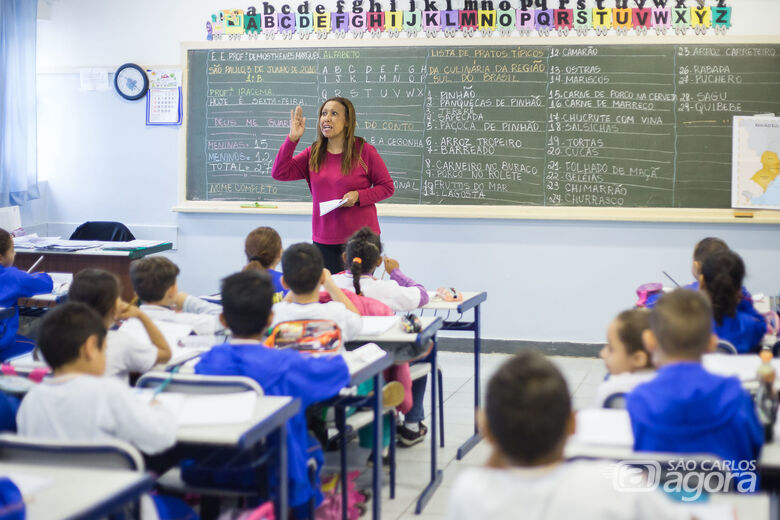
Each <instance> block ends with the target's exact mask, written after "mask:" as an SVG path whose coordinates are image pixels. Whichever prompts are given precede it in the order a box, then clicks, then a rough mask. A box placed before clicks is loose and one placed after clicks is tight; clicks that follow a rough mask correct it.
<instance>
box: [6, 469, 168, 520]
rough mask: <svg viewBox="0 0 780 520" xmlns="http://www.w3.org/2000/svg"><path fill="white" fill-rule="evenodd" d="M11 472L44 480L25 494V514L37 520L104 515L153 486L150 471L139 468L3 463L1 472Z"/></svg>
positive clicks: (116, 509) (124, 504)
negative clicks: (139, 470)
mask: <svg viewBox="0 0 780 520" xmlns="http://www.w3.org/2000/svg"><path fill="white" fill-rule="evenodd" d="M9 474H11V475H20V476H28V477H33V478H35V479H41V480H42V482H41V485H40V487H38V486H36V488H37V489H35V490H33V492H32V493H31V494H30V495H29V496H24V499H25V502H26V508H27V511H26V517H27V518H30V519H35V520H48V519H52V520H61V519H64V518H74V519H75V518H79V519H85V518H104V517H107V516H109V515H110V514H112V513H116V512H118V511H119V510H121V509H122V508H123V507H124V506H126V505H128V504H130V503H132V502H134V501H137V500H138V499H139V498H140V497H141V495H142V494H143V493H145V492H146V491H149V490H151V489H152V487H153V486H154V480H152V478H151V476H150V475H149V474H146V473H140V472H137V471H129V470H119V469H96V468H66V467H63V466H47V465H45V464H18V463H13V464H10V463H4V462H0V475H9Z"/></svg>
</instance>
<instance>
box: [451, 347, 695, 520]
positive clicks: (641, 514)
mask: <svg viewBox="0 0 780 520" xmlns="http://www.w3.org/2000/svg"><path fill="white" fill-rule="evenodd" d="M479 418H480V426H481V428H480V429H481V430H482V433H483V435H484V437H485V439H486V440H487V441H488V443H489V445H490V448H491V454H490V456H489V458H488V460H487V463H486V464H485V466H483V467H473V468H468V469H465V470H463V471H462V472H461V473H460V474H459V475H458V478H457V480H456V481H455V484H454V486H453V489H452V493H451V495H450V502H449V507H448V510H447V515H446V517H445V518H446V519H447V520H471V519H474V518H479V519H509V518H523V519H527V520H536V519H547V518H550V519H552V518H561V519H563V518H577V519H594V520H596V519H599V520H601V519H604V518H613V519H636V518H646V519H648V520H649V519H653V520H656V519H667V518H689V515H688V514H686V513H685V512H684V511H681V510H680V509H679V508H678V507H675V504H674V503H673V502H672V501H671V500H670V499H668V498H666V497H664V496H663V495H662V494H661V492H660V491H653V492H650V493H637V492H632V491H631V490H629V491H626V490H621V489H619V488H618V487H616V486H615V484H614V483H613V478H612V473H614V469H612V470H611V471H612V473H610V467H611V466H614V465H610V464H607V463H604V462H596V461H577V462H564V458H563V449H564V445H565V443H566V439H567V438H568V437H569V435H571V434H572V433H574V430H575V419H574V415H573V414H572V409H571V398H570V397H569V390H568V388H567V385H566V380H565V379H564V378H563V375H561V373H560V372H559V371H558V369H557V368H555V366H554V365H553V364H552V363H551V362H550V361H549V360H547V359H546V358H545V357H544V356H543V355H542V354H541V353H539V352H534V351H526V352H522V353H520V354H518V355H516V356H514V357H513V358H511V359H510V360H508V361H507V362H505V363H504V364H503V365H502V366H501V367H500V368H499V369H498V371H497V372H496V373H495V374H494V375H493V377H492V378H491V379H490V382H489V383H488V387H487V396H486V399H485V407H484V409H483V410H480V414H479Z"/></svg>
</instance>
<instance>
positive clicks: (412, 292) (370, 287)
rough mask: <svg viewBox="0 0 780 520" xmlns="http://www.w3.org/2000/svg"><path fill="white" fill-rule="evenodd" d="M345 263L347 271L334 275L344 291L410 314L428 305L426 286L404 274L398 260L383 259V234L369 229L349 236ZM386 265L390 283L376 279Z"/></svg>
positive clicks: (365, 228) (337, 283) (366, 228)
mask: <svg viewBox="0 0 780 520" xmlns="http://www.w3.org/2000/svg"><path fill="white" fill-rule="evenodd" d="M344 263H345V265H346V266H347V271H344V272H342V273H339V274H337V275H334V276H333V280H334V281H335V282H336V285H338V286H339V287H340V288H341V289H348V290H350V291H355V294H358V295H361V296H367V297H369V298H373V299H375V300H379V301H380V302H382V303H384V304H385V305H387V306H388V307H390V308H391V309H392V310H393V311H396V312H409V311H412V310H414V309H416V308H418V307H421V306H423V305H425V304H426V303H428V292H427V291H426V290H425V287H423V286H422V285H420V284H418V283H417V282H415V281H414V280H412V279H411V278H409V277H408V276H406V275H405V274H403V273H402V272H401V269H400V268H399V264H398V262H397V261H396V260H393V259H392V258H387V257H383V256H382V242H381V241H380V240H379V235H377V234H376V233H374V232H373V231H372V230H371V228H369V227H364V228H362V229H359V230H358V231H356V232H355V233H354V234H353V235H352V236H351V237H349V239H348V240H347V244H346V251H345V253H344ZM382 263H384V265H385V271H386V272H387V273H389V274H390V280H377V279H376V278H374V277H373V273H374V271H375V270H376V269H377V268H378V267H379V266H380V265H382Z"/></svg>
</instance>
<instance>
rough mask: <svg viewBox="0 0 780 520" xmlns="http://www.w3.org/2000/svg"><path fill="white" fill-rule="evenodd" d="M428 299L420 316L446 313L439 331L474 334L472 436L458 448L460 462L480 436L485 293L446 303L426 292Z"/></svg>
mask: <svg viewBox="0 0 780 520" xmlns="http://www.w3.org/2000/svg"><path fill="white" fill-rule="evenodd" d="M428 294H429V296H430V299H429V300H428V303H426V304H425V305H424V306H422V307H421V314H423V313H424V311H426V310H429V309H430V310H433V312H434V314H436V313H437V311H447V316H445V318H444V324H443V325H442V328H441V330H459V331H470V332H473V333H474V435H472V436H471V437H469V438H468V439H466V442H464V443H463V444H461V445H460V448H458V455H457V459H458V460H461V459H462V458H463V457H465V456H466V454H467V453H468V452H469V451H471V448H473V447H474V446H476V445H477V444H478V443H479V441H480V440H482V436H481V435H480V434H479V426H478V425H477V409H479V407H480V405H481V400H480V391H481V387H480V382H479V355H480V352H481V348H482V340H481V338H480V322H479V314H480V309H479V306H480V305H481V304H482V302H484V301H485V300H487V293H486V292H484V291H483V292H464V293H461V294H462V296H463V301H460V302H448V301H444V300H440V299H436V298H435V296H436V293H435V292H432V291H429V292H428ZM471 309H474V318H473V319H472V320H471V321H463V320H462V318H463V313H464V312H466V311H469V310H471ZM451 312H457V313H458V317H457V319H454V320H453V319H450V313H451ZM441 445H442V447H443V446H444V437H443V436H442V439H441Z"/></svg>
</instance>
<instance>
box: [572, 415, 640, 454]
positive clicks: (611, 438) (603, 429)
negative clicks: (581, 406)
mask: <svg viewBox="0 0 780 520" xmlns="http://www.w3.org/2000/svg"><path fill="white" fill-rule="evenodd" d="M571 440H572V441H573V442H579V443H582V444H593V445H607V446H629V447H632V446H633V445H634V432H633V430H631V418H630V417H629V416H628V412H627V411H625V410H612V409H607V408H589V409H586V410H580V411H579V412H577V431H576V432H575V433H574V435H573V436H572V437H571Z"/></svg>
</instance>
